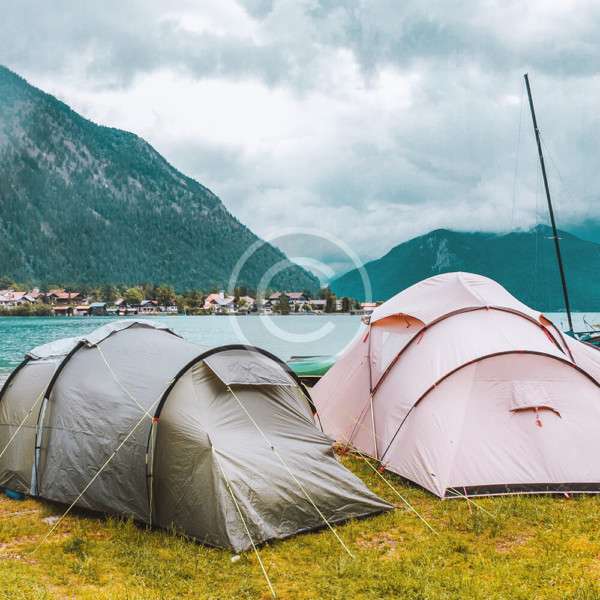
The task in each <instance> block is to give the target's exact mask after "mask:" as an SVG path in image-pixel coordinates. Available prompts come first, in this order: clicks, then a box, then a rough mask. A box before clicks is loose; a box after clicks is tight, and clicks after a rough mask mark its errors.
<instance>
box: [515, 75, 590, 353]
mask: <svg viewBox="0 0 600 600" xmlns="http://www.w3.org/2000/svg"><path fill="white" fill-rule="evenodd" d="M523 78H524V79H525V87H526V89H527V98H528V100H529V110H530V112H531V121H532V124H533V132H534V134H535V141H536V144H537V150H538V158H539V160H540V167H541V171H542V179H543V181H544V190H545V192H546V202H547V204H548V214H549V216H550V223H551V225H552V239H553V240H554V249H555V252H556V262H557V264H558V271H559V273H560V281H561V285H562V291H563V299H564V302H565V311H566V313H567V320H568V323H569V329H568V331H566V332H565V333H566V334H567V335H570V336H571V337H574V338H575V339H577V340H580V341H582V342H585V343H587V344H590V345H592V346H594V347H595V348H598V349H599V350H600V331H597V330H594V331H579V332H576V331H575V329H574V327H573V319H572V316H571V303H570V302H569V291H568V289H567V280H566V277H565V268H564V264H563V260H562V255H561V251H560V238H559V236H558V229H557V227H556V219H555V217H554V209H553V207H552V198H551V196H550V186H549V184H548V176H547V175H546V164H545V162H544V153H543V151H542V141H541V138H540V130H539V127H538V123H537V118H536V115H535V107H534V105H533V94H532V92H531V85H530V83H529V75H528V74H527V73H525V75H523Z"/></svg>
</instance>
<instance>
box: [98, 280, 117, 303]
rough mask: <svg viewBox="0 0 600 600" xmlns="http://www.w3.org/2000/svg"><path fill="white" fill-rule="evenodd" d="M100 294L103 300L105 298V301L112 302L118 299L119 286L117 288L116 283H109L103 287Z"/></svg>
mask: <svg viewBox="0 0 600 600" xmlns="http://www.w3.org/2000/svg"><path fill="white" fill-rule="evenodd" d="M100 295H101V296H102V300H104V302H108V303H109V304H110V303H112V302H114V301H115V300H116V299H117V288H115V286H114V285H108V284H107V285H105V286H103V287H102V291H101V292H100Z"/></svg>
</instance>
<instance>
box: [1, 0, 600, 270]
mask: <svg viewBox="0 0 600 600" xmlns="http://www.w3.org/2000/svg"><path fill="white" fill-rule="evenodd" d="M1 6H2V20H1V22H0V62H1V63H3V64H5V65H6V66H8V67H10V68H12V69H13V70H15V71H17V72H18V73H20V74H21V75H23V76H24V77H26V78H27V79H28V80H29V81H30V82H31V83H33V84H35V85H37V86H39V87H41V88H43V89H45V90H46V91H49V92H51V93H53V94H54V95H56V96H58V97H59V98H61V99H62V100H64V101H65V102H67V103H68V104H69V105H71V106H72V107H73V108H74V109H75V110H77V111H79V112H80V113H82V114H83V115H85V116H87V117H89V118H91V119H93V120H94V121H96V122H99V123H102V124H106V125H111V126H115V127H120V128H123V129H127V130H131V131H134V132H135V133H137V134H139V135H141V136H142V137H144V138H145V139H147V140H148V141H149V142H150V143H152V144H153V145H154V146H155V147H156V148H157V149H158V151H159V152H161V153H162V154H163V155H164V156H165V157H166V158H167V159H168V160H169V161H170V162H172V163H173V164H174V165H175V166H176V167H178V168H179V169H180V170H182V171H183V172H185V173H186V174H188V175H191V176H193V177H195V178H197V179H198V180H199V181H200V182H202V183H203V184H205V185H207V186H208V187H210V188H211V189H212V190H213V191H214V192H215V193H216V194H217V195H219V196H220V197H221V199H222V200H223V202H224V203H225V205H226V206H227V207H228V208H229V209H230V210H231V212H233V213H234V214H235V215H236V216H237V217H238V218H239V219H240V220H241V221H242V222H244V223H246V224H247V225H249V226H250V227H251V228H252V229H253V230H254V231H255V232H256V233H258V234H259V235H261V236H272V235H275V234H277V232H279V231H281V230H282V229H285V228H288V227H305V228H311V229H315V228H316V229H318V230H320V231H322V232H323V234H324V235H325V236H332V237H333V238H336V239H340V240H342V241H343V242H344V243H345V244H347V245H348V246H349V247H350V248H351V249H353V250H354V251H355V252H356V253H357V254H358V255H359V256H360V257H361V259H370V258H374V257H377V256H380V255H381V254H383V253H384V252H386V251H387V250H389V249H390V248H391V247H392V246H394V245H396V244H398V243H399V242H402V241H404V240H406V239H408V238H410V237H413V236H415V235H418V234H422V233H425V232H427V231H429V230H431V229H434V228H437V227H448V228H456V229H464V230H472V229H480V230H486V231H506V230H510V229H513V228H516V227H529V226H531V225H533V224H535V223H536V222H537V221H538V220H540V219H541V220H545V219H546V216H545V211H544V205H543V201H544V200H543V196H542V195H541V193H542V190H541V187H540V182H539V175H538V169H537V165H536V154H535V152H536V151H535V145H534V140H533V136H532V132H531V122H530V117H529V113H528V109H527V106H526V104H525V101H526V97H523V87H524V86H523V80H522V75H523V73H524V72H525V71H529V73H530V76H531V79H532V85H533V89H534V94H535V99H536V105H537V110H538V117H539V121H540V127H541V129H542V133H543V135H544V140H545V145H546V147H547V151H548V154H549V160H548V162H549V163H550V164H549V167H550V170H551V183H552V187H553V190H554V194H555V197H556V204H557V213H558V217H559V219H560V224H561V225H562V226H564V227H566V228H569V227H571V228H575V227H576V226H577V225H578V224H581V223H582V222H584V221H586V220H589V219H595V218H598V217H600V202H599V198H598V195H599V194H598V184H599V183H600V169H599V168H598V158H597V157H598V144H599V140H600V110H599V109H600V77H599V74H600V42H599V40H600V3H598V2H595V1H589V2H587V1H577V0H553V1H552V2H548V1H547V0H531V1H530V2H527V3H524V2H520V1H518V2H511V1H510V0H508V1H498V2H494V1H491V0H487V1H485V0H482V1H479V2H469V1H463V2H436V1H435V0H432V1H430V2H427V3H424V2H412V1H411V0H405V1H403V2H399V1H398V0H371V1H367V0H354V1H352V0H213V1H209V0H204V1H202V2H198V1H192V0H189V1H185V0H170V1H169V2H166V1H157V0H119V1H118V2H117V1H114V0H105V1H103V2H94V3H91V2H86V3H82V2H76V1H75V0H73V1H66V0H54V1H53V2H45V1H41V0H40V1H37V2H32V1H29V0H21V1H19V2H8V1H7V0H3V1H2V3H1ZM284 247H285V244H284ZM315 247H316V246H315ZM316 252H317V254H319V253H320V255H319V256H317V258H320V259H323V260H326V261H329V262H330V263H331V264H332V265H333V267H334V268H335V269H338V270H339V269H343V268H344V266H347V259H346V258H344V257H343V256H341V255H340V254H339V253H336V252H334V251H333V250H332V249H331V248H325V247H323V248H320V249H319V250H317V251H316Z"/></svg>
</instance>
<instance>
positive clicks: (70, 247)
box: [0, 66, 319, 290]
mask: <svg viewBox="0 0 600 600" xmlns="http://www.w3.org/2000/svg"><path fill="white" fill-rule="evenodd" d="M257 240H258V238H257V236H256V235H255V234H254V233H252V232H251V231H250V230H249V229H248V228H247V227H245V226H244V225H242V224H241V223H240V222H239V221H238V220H237V219H235V218H234V217H233V216H232V215H231V214H230V213H229V212H228V211H227V209H226V208H225V207H224V206H223V204H222V203H221V201H220V200H219V198H218V197H217V196H215V194H213V193H212V192H211V191H210V190H209V189H207V188H206V187H204V186H203V185H201V184H200V183H198V182H197V181H194V180H193V179H191V178H189V177H186V176H185V175H183V174H182V173H180V172H179V171H177V170H176V169H175V168H174V167H173V166H171V165H170V164H169V163H168V162H167V161H166V160H165V159H164V158H163V157H162V156H161V155H160V154H159V153H158V152H156V150H154V148H152V146H150V145H149V144H148V143H147V142H145V141H144V140H143V139H141V138H139V137H138V136H136V135H134V134H132V133H128V132H126V131H121V130H119V129H113V128H110V127H102V126H99V125H96V124H94V123H92V122H91V121H89V120H87V119H85V118H83V117H81V116H80V115H78V114H77V113H76V112H74V111H73V110H71V109H70V108H69V107H68V106H66V105H65V104H64V103H62V102H60V101H59V100H57V99H56V98H54V97H53V96H50V95H48V94H45V93H44V92H42V91H40V90H38V89H37V88H35V87H33V86H31V85H29V84H28V83H27V82H26V81H25V80H24V79H22V78H21V77H19V76H18V75H16V74H15V73H13V72H12V71H10V70H9V69H6V68H5V67H2V66H0V275H7V276H9V277H12V278H14V279H15V280H17V281H21V282H32V283H42V284H43V283H45V282H48V283H71V282H73V283H89V284H102V283H121V284H134V283H141V282H148V283H165V284H170V285H173V286H175V287H177V288H180V289H181V288H185V289H191V288H204V289H207V288H210V287H215V286H219V287H223V286H225V285H226V284H227V283H228V280H229V277H230V274H231V272H232V271H233V269H234V266H235V265H236V263H237V261H238V259H239V258H240V257H241V256H242V255H243V253H244V251H245V250H246V249H247V248H249V247H250V246H251V245H252V244H254V243H255V242H257ZM282 261H284V262H283V264H284V265H285V264H286V263H285V261H287V263H288V264H289V266H288V267H287V268H285V269H284V270H283V271H281V272H279V273H278V274H277V275H276V276H275V278H274V279H273V281H272V287H274V288H277V289H299V290H303V289H308V290H315V289H318V287H319V282H318V279H317V278H316V277H315V276H314V275H313V274H312V273H309V272H308V271H306V270H304V269H303V268H301V267H299V266H298V265H295V264H293V263H291V262H290V261H288V260H287V258H286V256H285V255H284V254H283V253H282V252H281V251H280V250H279V249H277V248H275V247H273V246H271V245H270V244H264V245H263V246H262V247H261V248H260V249H259V250H257V252H256V253H255V254H254V255H253V256H252V257H251V258H250V259H249V260H248V262H247V263H246V265H245V267H244V268H243V269H242V271H241V274H240V277H239V279H238V284H243V285H247V286H249V287H256V286H257V285H258V283H259V281H260V279H261V277H262V276H263V274H264V273H265V272H266V271H267V270H268V269H269V268H270V267H272V266H274V265H275V264H280V263H282Z"/></svg>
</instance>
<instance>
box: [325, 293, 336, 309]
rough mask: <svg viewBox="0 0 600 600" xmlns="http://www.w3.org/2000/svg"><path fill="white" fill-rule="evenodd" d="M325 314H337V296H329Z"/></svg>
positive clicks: (326, 301) (326, 300)
mask: <svg viewBox="0 0 600 600" xmlns="http://www.w3.org/2000/svg"><path fill="white" fill-rule="evenodd" d="M325 312H326V313H332V312H335V295H334V294H329V295H328V296H327V297H326V298H325Z"/></svg>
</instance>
